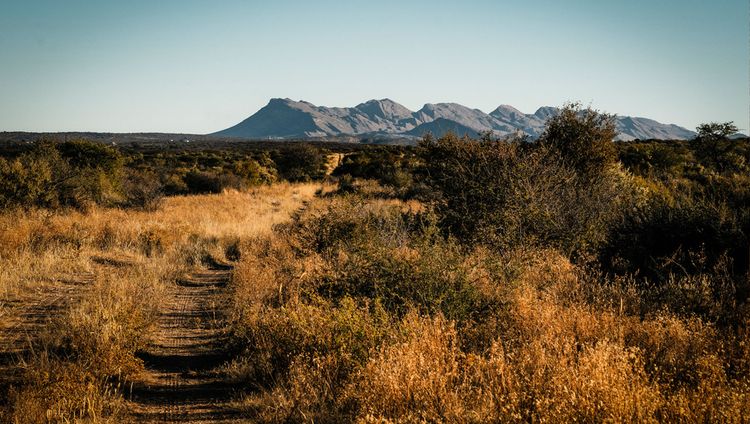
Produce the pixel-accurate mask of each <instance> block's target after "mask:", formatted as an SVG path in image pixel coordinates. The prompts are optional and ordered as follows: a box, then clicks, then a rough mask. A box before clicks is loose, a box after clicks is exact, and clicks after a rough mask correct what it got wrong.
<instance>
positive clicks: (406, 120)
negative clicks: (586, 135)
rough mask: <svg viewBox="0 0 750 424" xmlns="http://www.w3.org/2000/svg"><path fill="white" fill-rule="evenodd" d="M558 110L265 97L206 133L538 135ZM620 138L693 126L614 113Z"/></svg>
mask: <svg viewBox="0 0 750 424" xmlns="http://www.w3.org/2000/svg"><path fill="white" fill-rule="evenodd" d="M558 113H559V109H558V108H555V107H549V106H544V107H541V108H539V109H538V110H537V111H536V112H534V113H533V114H525V113H523V112H521V111H519V110H518V109H516V108H514V107H513V106H509V105H501V106H499V107H498V108H497V109H495V110H494V111H492V112H490V113H489V114H487V113H484V112H482V111H481V110H479V109H471V108H468V107H466V106H463V105H460V104H458V103H435V104H432V103H428V104H426V105H424V106H423V107H422V108H421V109H420V110H418V111H416V112H412V111H410V110H409V109H407V108H406V107H404V106H402V105H400V104H398V103H396V102H394V101H393V100H390V99H382V100H370V101H367V102H365V103H361V104H359V105H357V106H354V107H345V108H338V107H330V108H329V107H325V106H316V105H314V104H312V103H309V102H305V101H293V100H290V99H271V101H270V102H268V104H267V105H266V106H265V107H263V108H262V109H260V110H259V111H258V112H256V113H255V114H253V115H252V116H250V117H249V118H247V119H245V120H244V121H242V122H240V123H239V124H237V125H235V126H232V127H230V128H227V129H225V130H222V131H218V132H216V133H214V134H212V135H215V136H222V137H239V138H252V139H299V138H326V137H342V136H361V137H362V138H372V137H382V138H385V139H387V138H389V137H390V138H397V137H403V138H418V137H422V136H423V135H425V134H427V133H432V134H433V135H436V136H440V135H442V134H444V133H446V132H447V131H452V132H454V133H457V134H460V135H463V134H468V135H470V136H476V135H477V134H479V133H483V132H488V131H491V132H493V133H494V134H495V135H497V136H506V135H510V134H518V133H523V134H526V135H528V136H530V137H532V138H536V137H539V135H541V133H542V131H543V130H544V125H545V123H546V122H547V120H548V119H549V118H551V117H553V116H555V115H556V114H558ZM616 120H617V121H616V125H617V131H618V136H617V138H618V139H620V140H634V139H641V140H646V139H660V140H685V139H690V138H692V137H694V136H695V133H694V132H693V131H690V130H688V129H686V128H683V127H680V126H677V125H673V124H662V123H660V122H657V121H654V120H652V119H647V118H637V117H630V116H618V117H617V118H616Z"/></svg>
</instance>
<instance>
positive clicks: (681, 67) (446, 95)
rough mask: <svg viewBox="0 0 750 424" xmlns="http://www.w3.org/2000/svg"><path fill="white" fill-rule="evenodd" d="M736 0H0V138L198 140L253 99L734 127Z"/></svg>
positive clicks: (741, 72)
mask: <svg viewBox="0 0 750 424" xmlns="http://www.w3.org/2000/svg"><path fill="white" fill-rule="evenodd" d="M749 19H750V12H749V11H748V1H747V0H712V1H707V0H627V1H626V0H622V1H614V0H612V1H610V0H564V1H563V0H537V1H533V2H531V1H523V0H492V1H490V0H487V1H484V0H474V1H472V0H464V1H461V2H459V1H455V0H452V1H441V0H431V1H391V0H379V1H372V0H369V1H359V0H346V1H338V2H334V1H296V2H295V1H288V0H276V1H267V2H259V1H252V0H246V1H208V0H204V1H199V0H192V1H191V0H159V1H153V0H147V1H143V0H129V1H83V0H67V1H59V0H49V1H40V0H18V1H9V0H0V131H2V130H6V131H12V130H28V131H72V130H88V131H114V132H131V131H133V132H134V131H160V132H187V133H206V132H213V131H217V130H220V129H223V128H226V127H228V126H231V125H233V124H235V123H237V122H239V121H240V120H242V119H244V118H245V117H247V116H249V115H250V114H252V113H254V112H255V111H257V110H258V109H259V108H261V107H262V106H264V105H265V104H266V103H267V101H268V99H269V98H271V97H290V98H292V99H295V100H299V99H303V100H307V101H310V102H312V103H315V104H318V105H326V106H350V105H356V104H357V103H359V102H362V101H365V100H368V99H372V98H385V97H388V98H391V99H393V100H396V101H398V102H400V103H402V104H404V105H405V106H407V107H409V108H410V109H412V110H415V109H418V108H420V107H421V106H422V105H423V104H424V103H427V102H430V103H436V102H442V101H450V102H457V103H461V104H464V105H466V106H471V107H475V108H479V109H482V110H484V111H485V112H489V111H491V110H493V109H494V108H495V107H497V106H498V105H500V104H511V105H513V106H515V107H517V108H519V109H520V110H521V111H523V112H526V113H530V112H534V111H535V109H536V108H537V107H539V106H542V105H552V106H556V105H561V104H563V103H564V102H566V101H570V100H579V101H582V102H583V103H584V104H591V105H592V106H594V107H595V108H598V109H601V110H604V111H607V112H612V113H618V114H621V115H635V116H646V117H650V118H654V119H657V120H659V121H662V122H669V123H676V124H679V125H683V126H686V127H688V128H693V127H695V126H696V125H697V124H698V123H701V122H706V121H729V120H733V121H735V123H736V124H737V125H738V126H739V127H740V128H741V129H743V130H744V131H747V129H748V127H750V123H749V122H748V121H749V119H750V118H749V116H750V106H749V103H750V87H749V86H748V84H749V78H750V76H749V75H748V73H749V71H748V67H749V61H750V59H749V58H748V49H749V46H750V39H749V34H748V32H749V28H748V25H749V24H748V22H749Z"/></svg>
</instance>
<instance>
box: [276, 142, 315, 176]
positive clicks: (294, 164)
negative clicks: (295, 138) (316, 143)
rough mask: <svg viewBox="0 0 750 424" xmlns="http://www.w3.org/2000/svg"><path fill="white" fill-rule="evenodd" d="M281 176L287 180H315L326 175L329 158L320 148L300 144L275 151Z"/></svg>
mask: <svg viewBox="0 0 750 424" xmlns="http://www.w3.org/2000/svg"><path fill="white" fill-rule="evenodd" d="M273 161H274V162H275V163H276V168H277V169H278V172H279V176H281V178H283V179H285V180H287V181H292V182H296V181H313V180H319V179H321V178H323V177H324V176H325V175H326V171H327V169H328V160H327V158H326V155H325V154H323V152H322V151H321V150H320V149H317V148H315V147H312V146H310V145H308V144H299V145H294V146H291V147H287V148H285V149H283V150H281V151H276V152H274V155H273Z"/></svg>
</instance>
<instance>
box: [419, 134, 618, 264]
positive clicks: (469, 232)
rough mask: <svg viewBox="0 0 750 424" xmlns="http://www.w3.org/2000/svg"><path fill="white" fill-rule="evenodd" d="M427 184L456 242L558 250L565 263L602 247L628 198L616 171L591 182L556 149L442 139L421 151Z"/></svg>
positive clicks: (426, 143)
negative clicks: (568, 258)
mask: <svg viewBox="0 0 750 424" xmlns="http://www.w3.org/2000/svg"><path fill="white" fill-rule="evenodd" d="M420 153H421V156H422V159H423V162H424V163H425V168H426V171H425V173H426V175H427V184H428V185H429V186H430V187H431V188H432V189H433V190H434V191H436V192H437V193H438V199H437V201H436V202H435V206H436V210H437V213H438V215H439V216H440V220H441V224H442V226H443V228H445V229H446V230H447V231H448V232H449V233H450V234H452V235H455V236H457V237H458V238H460V239H461V240H464V241H467V242H470V243H476V244H485V245H489V246H493V247H495V248H500V249H514V248H516V247H528V246H530V245H538V246H552V247H556V248H558V249H560V250H562V251H563V252H565V253H567V254H569V255H578V254H585V253H588V252H592V251H594V250H595V249H596V248H597V247H598V246H599V245H601V244H602V243H603V242H604V241H605V239H606V235H607V233H608V229H609V226H610V225H611V223H612V222H614V221H616V220H617V219H619V216H620V213H621V210H620V204H622V203H623V202H624V201H625V200H626V198H627V197H626V196H627V194H628V193H629V188H628V184H627V176H626V175H625V174H624V173H623V172H622V171H621V170H619V169H618V168H616V167H610V168H608V169H607V170H606V171H601V175H599V176H598V177H597V179H596V180H592V179H590V178H589V177H588V176H584V175H581V174H579V173H578V172H576V170H575V169H574V168H572V167H570V166H568V165H567V164H566V162H565V161H564V159H561V158H560V157H559V155H558V151H557V150H556V149H553V148H550V147H548V146H547V145H530V144H526V143H523V142H521V143H519V142H512V141H489V140H486V141H475V140H469V139H459V138H457V137H456V136H454V135H447V136H445V137H442V138H440V139H437V140H434V139H431V138H427V139H425V140H423V142H422V143H421V144H420Z"/></svg>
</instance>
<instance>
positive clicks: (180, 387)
mask: <svg viewBox="0 0 750 424" xmlns="http://www.w3.org/2000/svg"><path fill="white" fill-rule="evenodd" d="M230 273H231V271H230V270H229V269H211V270H204V271H197V272H193V273H192V274H190V275H188V276H187V278H185V279H184V280H182V281H179V282H178V283H177V284H175V285H173V286H172V287H170V289H169V292H168V295H167V300H166V301H165V303H164V304H163V305H162V311H161V315H160V318H159V321H158V323H157V329H156V332H155V336H154V339H153V341H152V344H151V346H150V347H149V349H148V350H147V351H146V352H143V353H142V354H141V355H140V356H141V358H142V359H143V360H144V362H145V366H146V373H145V375H144V377H143V379H142V380H141V381H139V382H137V383H135V385H134V387H133V389H132V393H129V394H128V397H130V398H131V400H130V402H129V405H130V407H131V417H132V419H133V421H135V422H146V423H149V422H152V423H153V422H161V423H163V422H180V423H185V422H190V423H219V422H238V421H241V420H240V417H239V411H238V410H237V409H236V408H234V407H233V405H232V397H233V394H234V393H233V389H232V387H231V386H230V385H229V384H228V383H226V382H224V381H223V380H222V379H221V376H220V375H219V374H218V373H217V371H216V367H217V366H219V365H221V364H222V363H223V361H224V359H225V355H226V353H225V351H224V348H223V346H224V344H223V341H224V337H223V334H222V329H223V322H224V321H223V320H224V316H223V314H222V311H223V309H224V308H223V307H222V303H223V299H224V297H223V292H224V288H225V286H226V284H227V282H228V281H229V278H230Z"/></svg>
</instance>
